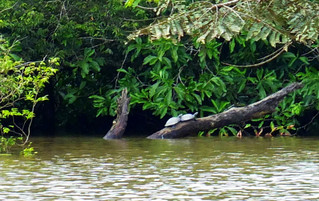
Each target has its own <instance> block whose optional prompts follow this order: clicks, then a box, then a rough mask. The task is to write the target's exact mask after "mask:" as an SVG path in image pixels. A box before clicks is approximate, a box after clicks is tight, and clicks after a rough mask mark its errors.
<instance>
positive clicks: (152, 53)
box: [0, 0, 319, 142]
mask: <svg viewBox="0 0 319 201" xmlns="http://www.w3.org/2000/svg"><path fill="white" fill-rule="evenodd" d="M318 13H319V4H318V1H315V0H314V1H311V0H289V1H277V0H275V1H270V2H268V1H238V0H233V1H189V0H162V1H160V0H157V1H155V0H154V1H144V0H128V1H127V2H122V1H118V0H108V1H97V0H91V1H80V0H73V1H70V0H54V1H44V0H38V1H30V0H21V1H13V0H0V35H1V42H0V45H1V47H0V63H1V67H0V68H1V69H0V70H1V74H0V76H1V81H0V83H1V85H0V89H1V94H0V96H1V97H0V98H1V99H0V104H1V105H0V109H1V121H0V122H1V133H2V135H3V136H5V135H8V133H10V132H11V133H12V132H18V133H20V134H21V133H22V136H24V137H26V136H29V134H28V132H29V131H28V130H27V131H26V129H25V128H27V127H25V128H22V127H21V126H19V125H18V123H20V124H22V125H24V121H25V119H23V118H22V117H24V118H26V120H29V123H32V122H30V120H32V119H33V117H34V113H35V114H36V116H37V118H36V120H37V121H36V122H37V123H36V124H35V125H34V126H35V127H40V125H41V124H45V125H47V127H48V128H49V129H50V130H52V129H53V128H54V127H55V126H58V127H60V128H61V127H70V128H76V127H78V128H81V129H83V127H81V125H86V126H88V125H92V123H93V122H95V121H96V116H98V117H101V116H114V115H115V108H116V99H117V98H118V96H119V95H120V93H119V92H120V91H121V90H122V89H123V88H125V87H127V88H128V90H129V94H130V96H131V98H132V99H131V111H132V115H133V116H134V115H140V114H141V113H143V112H142V111H144V112H146V113H147V114H148V116H150V114H151V113H148V112H149V111H150V112H152V114H153V115H154V116H155V117H156V118H158V119H162V118H164V119H165V117H167V116H170V115H177V114H179V113H186V112H195V111H198V112H199V114H200V116H206V115H211V114H215V113H219V112H222V111H224V110H225V109H227V108H230V107H232V106H236V105H247V104H249V103H252V102H255V101H257V100H260V99H262V98H264V97H265V96H266V95H268V94H270V93H273V92H275V91H277V90H278V89H280V88H282V87H284V86H286V85H287V84H288V83H291V82H295V81H302V82H303V83H304V85H305V86H304V88H303V89H302V90H299V91H297V92H295V93H293V94H292V95H291V96H289V97H287V98H286V99H285V100H284V101H283V102H282V103H281V104H280V106H279V107H278V110H277V112H275V113H274V114H272V115H267V116H265V118H264V119H258V120H254V121H253V122H247V124H245V125H243V126H242V125H241V126H239V125H233V126H228V127H226V128H221V129H219V130H218V131H212V132H211V133H214V132H215V133H220V134H222V135H227V134H236V133H237V132H238V131H239V130H243V129H244V128H246V129H245V130H247V128H248V127H249V128H248V130H249V129H251V131H254V130H255V132H256V133H260V130H261V129H262V128H264V129H267V128H268V129H269V128H270V131H268V132H273V133H275V131H276V132H277V131H279V132H277V134H280V133H281V134H287V133H288V132H289V131H288V130H290V132H291V129H293V128H294V129H296V128H297V129H301V128H302V129H308V128H309V127H310V125H312V126H316V125H317V123H316V121H315V120H316V119H318V118H316V117H317V116H318V110H319V101H318V100H319V90H318V89H319V71H318V70H319V69H318V63H319V50H318V47H319V40H318V34H319V31H318V30H319V16H318ZM52 67H54V69H53V68H52ZM56 70H57V72H56ZM54 73H55V75H54V76H53V74H54ZM22 74H25V76H23V78H24V79H28V80H21V79H20V78H19V76H20V75H22ZM49 78H50V79H49ZM39 79H40V81H39ZM45 82H47V84H46V85H45V87H44V83H45ZM16 86H21V88H19V90H12V88H15V89H17V87H16ZM30 94H31V95H30ZM8 95H9V96H10V98H9V99H5V98H4V97H7V96H8ZM46 95H49V101H46V103H41V104H38V106H39V107H35V104H36V103H38V102H39V101H42V100H44V99H46V97H47V96H46ZM30 97H31V98H30ZM39 98H40V99H39ZM16 100H17V101H16ZM28 101H29V103H28ZM14 116H19V119H16V122H17V123H10V122H11V120H12V118H13V117H14ZM10 118H11V119H10ZM156 118H155V120H157V119H156ZM13 120H14V119H13ZM103 120H104V119H103ZM129 121H130V119H129ZM154 122H155V123H156V122H157V121H154ZM51 123H53V124H51ZM310 123H311V124H310ZM143 124H144V122H141V125H143ZM9 125H11V126H9ZM30 125H31V124H30ZM160 126H161V125H160ZM19 128H21V129H19ZM24 132H27V133H25V134H23V133H24ZM24 142H25V141H24Z"/></svg>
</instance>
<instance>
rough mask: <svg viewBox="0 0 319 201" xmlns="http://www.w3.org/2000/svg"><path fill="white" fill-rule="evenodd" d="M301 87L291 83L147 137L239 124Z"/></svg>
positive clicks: (272, 107) (265, 111) (176, 135)
mask: <svg viewBox="0 0 319 201" xmlns="http://www.w3.org/2000/svg"><path fill="white" fill-rule="evenodd" d="M301 87H302V84H301V83H293V84H291V85H289V86H287V87H285V88H283V89H281V90H280V91H278V92H276V93H274V94H272V95H269V96H267V97H266V98H264V99H262V100H260V101H258V102H255V103H252V104H250V105H247V106H245V107H233V108H230V109H229V110H227V111H224V112H222V113H219V114H215V115H212V116H207V117H203V118H198V119H196V120H193V121H188V122H181V123H179V124H177V125H176V126H174V127H168V128H163V129H162V130H160V131H157V132H156V133H153V134H152V135H150V136H148V138H149V139H167V138H181V137H186V136H190V135H197V134H198V132H199V131H209V130H211V129H214V128H220V127H223V126H226V125H229V124H240V123H243V122H245V121H248V120H251V119H254V118H260V117H263V116H264V115H266V114H269V113H273V112H275V111H276V107H277V106H278V104H279V102H280V101H281V100H282V99H283V98H284V97H285V96H286V95H287V94H289V93H290V92H292V91H294V90H296V89H299V88H301Z"/></svg>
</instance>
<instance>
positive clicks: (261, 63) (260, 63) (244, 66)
mask: <svg viewBox="0 0 319 201" xmlns="http://www.w3.org/2000/svg"><path fill="white" fill-rule="evenodd" d="M290 44H291V42H289V43H287V44H285V45H284V46H283V47H281V50H280V51H279V52H278V53H277V54H275V55H274V56H273V57H271V58H269V59H267V60H265V61H262V62H259V63H256V64H250V65H235V64H229V63H226V62H221V63H222V64H224V65H227V66H234V67H238V68H252V67H258V66H261V65H264V64H265V63H268V62H270V61H272V60H274V59H275V58H277V57H278V56H279V55H280V54H281V53H283V52H284V51H285V50H286V48H287V47H288V46H289V45H290Z"/></svg>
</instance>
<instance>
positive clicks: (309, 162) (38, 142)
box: [0, 137, 319, 201]
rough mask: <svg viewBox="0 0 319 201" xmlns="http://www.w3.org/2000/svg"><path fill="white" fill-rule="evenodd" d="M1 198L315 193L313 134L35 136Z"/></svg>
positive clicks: (4, 180) (297, 196)
mask: <svg viewBox="0 0 319 201" xmlns="http://www.w3.org/2000/svg"><path fill="white" fill-rule="evenodd" d="M32 141H33V142H34V146H35V147H36V149H37V151H38V152H39V154H38V155H37V156H36V157H35V158H33V159H24V158H23V157H19V156H1V157H0V159H1V161H0V200H23V201H25V200H205V199H206V200H318V199H319V146H318V145H319V139H317V138H292V137H286V138H243V139H237V138H224V139H221V138H189V139H179V140H147V139H139V138H138V139H136V138H135V139H124V140H112V141H104V140H102V139H100V138H34V139H32Z"/></svg>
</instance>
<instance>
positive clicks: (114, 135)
mask: <svg viewBox="0 0 319 201" xmlns="http://www.w3.org/2000/svg"><path fill="white" fill-rule="evenodd" d="M129 104H130V98H129V97H128V96H127V88H125V89H123V91H122V95H121V97H120V98H119V99H118V100H117V112H116V113H117V117H116V119H115V120H114V121H113V125H112V127H111V129H110V130H109V131H108V132H107V133H106V135H105V136H104V137H103V139H105V140H106V139H119V138H122V136H123V133H124V132H125V129H126V126H127V119H128V114H129Z"/></svg>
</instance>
